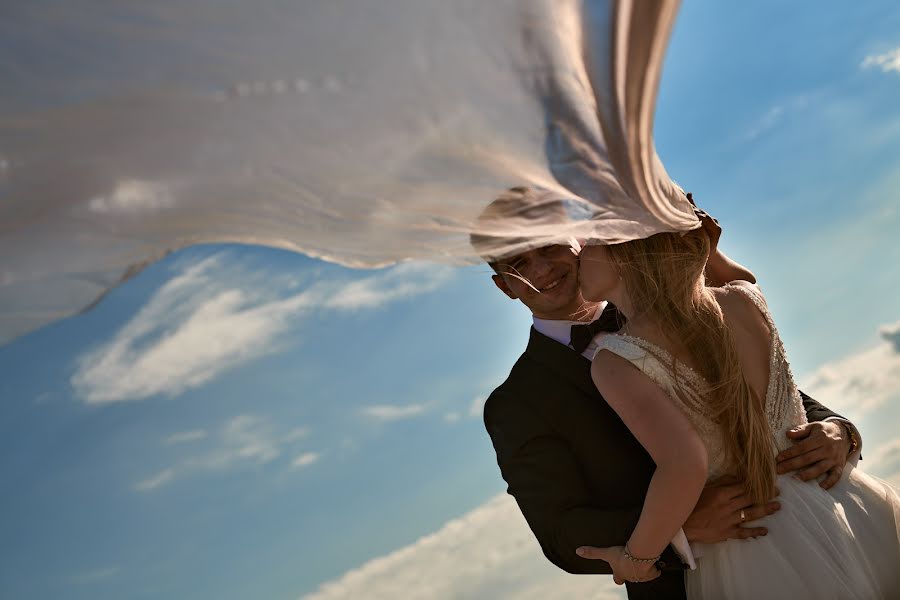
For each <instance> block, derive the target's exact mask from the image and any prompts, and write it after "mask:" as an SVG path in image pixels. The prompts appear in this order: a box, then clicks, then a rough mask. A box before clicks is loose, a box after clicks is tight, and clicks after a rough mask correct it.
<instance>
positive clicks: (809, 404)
mask: <svg viewBox="0 0 900 600" xmlns="http://www.w3.org/2000/svg"><path fill="white" fill-rule="evenodd" d="M800 398H802V399H803V408H804V410H806V418H807V420H809V421H810V422H812V421H824V420H825V419H828V418H831V417H834V418H837V419H844V420H845V421H846V420H847V419H845V418H844V417H842V416H841V415H839V414H837V413H836V412H834V411H832V410H831V409H829V408H827V407H825V406H823V405H822V404H819V402H817V401H816V400H815V399H813V398H811V397H810V396H808V395H806V394H805V393H804V392H803V391H800Z"/></svg>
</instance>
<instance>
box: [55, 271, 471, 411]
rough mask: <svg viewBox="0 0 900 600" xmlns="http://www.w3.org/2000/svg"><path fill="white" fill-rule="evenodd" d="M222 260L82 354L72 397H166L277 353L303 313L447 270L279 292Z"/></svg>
mask: <svg viewBox="0 0 900 600" xmlns="http://www.w3.org/2000/svg"><path fill="white" fill-rule="evenodd" d="M225 263H226V261H225V258H224V255H216V256H213V257H210V258H207V259H204V260H202V261H200V262H198V263H195V264H193V265H190V266H188V267H187V268H185V269H183V270H182V272H180V273H179V274H178V275H177V276H175V277H174V278H172V279H171V280H169V281H168V282H167V283H166V284H165V285H163V286H162V287H161V288H160V289H159V290H158V291H157V292H156V293H155V294H154V295H153V296H152V297H151V298H150V300H149V301H148V302H147V304H146V305H145V306H144V307H143V308H141V309H140V311H138V313H137V314H136V315H135V316H134V318H132V319H131V320H130V321H129V322H128V323H127V324H126V325H125V326H124V327H122V329H121V330H119V331H118V333H116V335H115V336H114V337H113V338H112V339H111V340H110V341H108V342H106V343H104V344H102V345H101V346H100V347H98V348H96V349H94V350H92V351H90V352H89V353H87V354H86V355H84V356H82V357H81V358H80V359H79V361H78V365H77V370H76V372H75V374H74V375H73V376H72V379H71V383H72V386H73V387H74V389H75V392H76V394H77V395H78V396H79V397H81V398H82V399H83V400H84V401H85V402H86V403H88V404H106V403H111V402H123V401H129V400H140V399H143V398H148V397H150V396H154V395H160V394H166V395H169V396H174V395H177V394H180V393H182V392H184V391H185V390H187V389H189V388H195V387H198V386H201V385H203V384H205V383H207V382H208V381H210V380H211V379H213V378H214V377H216V376H217V375H219V374H221V373H223V372H225V371H227V370H228V369H232V368H234V367H236V366H237V365H240V364H243V363H246V362H248V361H251V360H254V359H256V358H259V357H260V356H263V355H265V354H267V353H271V352H276V351H278V350H279V349H280V348H281V344H280V342H281V334H283V333H284V332H285V331H287V330H288V329H289V328H290V327H292V326H295V325H296V323H297V320H298V318H300V317H301V316H303V315H307V314H309V313H310V312H311V311H314V310H325V311H358V310H363V309H372V308H376V307H379V306H382V305H384V304H386V303H389V302H393V301H396V300H399V299H402V298H409V297H413V296H416V295H418V294H424V293H427V292H430V291H433V290H435V289H437V288H438V287H439V286H441V285H443V284H444V283H445V282H446V281H447V280H448V279H449V278H450V277H451V276H452V273H453V271H452V269H450V268H448V267H435V266H427V267H426V266H423V265H416V264H407V265H401V266H399V267H395V268H393V269H388V270H385V271H380V272H376V273H374V274H372V275H369V276H367V277H364V278H362V279H358V280H355V281H349V282H347V281H320V282H317V283H314V284H312V285H311V286H309V287H308V288H307V289H305V290H303V291H301V292H299V293H294V294H290V295H287V296H286V297H285V293H286V292H287V290H288V289H289V288H290V287H291V284H290V283H289V281H287V280H286V281H279V280H278V279H277V278H275V277H265V276H263V274H261V273H259V272H255V273H242V272H240V269H238V268H236V267H226V264H225ZM229 281H239V282H241V283H239V284H235V283H228V282H229Z"/></svg>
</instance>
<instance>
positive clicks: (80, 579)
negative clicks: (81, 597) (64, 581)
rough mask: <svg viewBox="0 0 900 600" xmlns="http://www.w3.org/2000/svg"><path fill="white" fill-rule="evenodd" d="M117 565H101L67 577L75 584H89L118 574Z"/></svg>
mask: <svg viewBox="0 0 900 600" xmlns="http://www.w3.org/2000/svg"><path fill="white" fill-rule="evenodd" d="M119 571H120V569H119V567H101V568H99V569H91V570H90V571H85V572H83V573H78V574H76V575H73V576H72V577H70V578H69V582H70V583H73V584H75V585H90V584H93V583H100V582H102V581H106V580H108V579H112V578H113V577H115V576H116V575H118V574H119Z"/></svg>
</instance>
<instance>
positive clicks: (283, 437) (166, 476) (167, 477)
mask: <svg viewBox="0 0 900 600" xmlns="http://www.w3.org/2000/svg"><path fill="white" fill-rule="evenodd" d="M200 431H201V430H197V431H191V432H182V433H177V434H173V435H171V436H169V437H168V438H166V439H165V440H164V442H163V443H164V444H167V445H171V444H170V443H169V441H170V440H172V439H173V438H176V439H178V438H179V437H180V438H181V439H182V440H186V439H188V438H195V439H193V440H191V441H199V440H201V439H203V440H206V439H209V443H206V444H203V447H202V448H198V449H196V450H195V451H194V452H193V453H191V454H190V455H187V456H184V457H183V458H181V459H180V460H179V461H178V462H177V463H176V464H174V465H170V466H168V467H166V468H165V469H162V470H161V471H159V472H157V473H155V474H153V475H151V476H150V477H147V478H146V479H143V480H141V481H139V482H137V483H136V484H135V485H134V490H135V491H137V492H151V491H153V490H156V489H159V488H160V487H162V486H164V485H167V484H169V483H172V482H173V481H175V480H176V479H177V478H181V477H185V476H189V475H196V474H198V473H213V472H224V471H228V470H231V469H235V468H238V467H246V466H251V467H252V466H262V465H267V464H269V463H271V462H273V461H275V460H276V459H278V458H280V457H282V456H283V455H284V454H285V453H286V452H288V451H289V450H292V449H293V447H294V444H295V443H296V442H297V440H299V439H301V438H303V437H305V436H306V435H307V434H308V433H309V429H308V428H306V427H298V428H294V429H292V430H290V431H288V432H284V431H281V430H279V428H278V427H277V426H276V425H275V424H273V423H272V422H271V420H269V419H266V418H264V417H259V416H255V415H238V416H236V417H232V418H231V419H228V420H227V421H226V422H225V423H224V424H223V425H222V427H221V428H220V429H219V430H218V431H217V432H216V433H215V435H213V436H209V435H208V434H206V432H205V431H204V432H203V433H204V435H203V436H202V437H198V436H197V433H198V432H200ZM188 434H190V435H188ZM189 447H190V448H194V446H189ZM294 451H296V450H294ZM319 456H320V455H319V454H318V453H316V452H304V453H302V454H298V455H297V456H296V457H295V458H294V459H293V461H292V462H291V464H292V466H293V467H300V466H308V465H311V464H313V463H314V462H316V461H317V460H318V459H319Z"/></svg>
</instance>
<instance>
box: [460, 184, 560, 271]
mask: <svg viewBox="0 0 900 600" xmlns="http://www.w3.org/2000/svg"><path fill="white" fill-rule="evenodd" d="M529 222H531V223H540V224H542V225H547V224H553V223H558V224H559V225H563V224H565V223H568V222H570V219H569V215H568V211H567V210H566V204H565V198H564V197H563V196H562V195H560V194H559V193H557V192H553V191H550V190H545V189H542V188H535V187H526V186H519V187H512V188H509V189H508V190H506V191H505V192H503V193H502V194H500V195H499V196H497V197H496V198H495V199H494V200H493V201H492V202H491V203H490V204H488V205H487V206H486V207H485V208H484V210H483V211H481V214H480V215H478V218H477V219H476V220H475V225H474V227H473V228H472V231H471V233H470V234H469V243H470V244H471V245H472V248H473V249H474V250H475V252H476V253H477V254H478V255H479V256H480V257H481V258H482V259H483V260H484V262H486V263H487V264H488V265H490V266H491V267H492V268H493V269H494V270H495V271H496V270H497V264H498V263H499V262H501V261H502V260H504V259H506V258H509V257H511V256H515V255H517V254H520V253H522V252H525V251H527V250H531V249H534V248H540V247H541V246H545V245H549V244H545V243H543V242H542V241H541V240H540V238H536V237H530V236H528V235H523V234H525V233H526V230H527V228H528V225H529Z"/></svg>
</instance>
